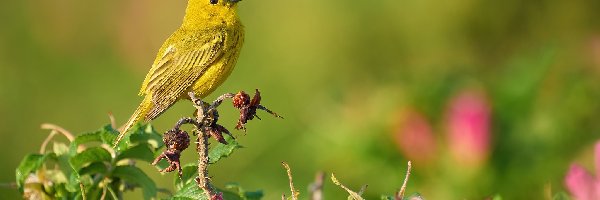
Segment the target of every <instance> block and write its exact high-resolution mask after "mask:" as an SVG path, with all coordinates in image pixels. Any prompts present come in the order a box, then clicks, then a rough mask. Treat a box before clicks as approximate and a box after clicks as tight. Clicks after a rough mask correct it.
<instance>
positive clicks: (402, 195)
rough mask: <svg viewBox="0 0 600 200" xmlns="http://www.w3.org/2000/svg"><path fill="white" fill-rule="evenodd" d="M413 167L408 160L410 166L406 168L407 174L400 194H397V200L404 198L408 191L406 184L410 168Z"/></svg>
mask: <svg viewBox="0 0 600 200" xmlns="http://www.w3.org/2000/svg"><path fill="white" fill-rule="evenodd" d="M411 167H412V163H411V162H410V161H408V167H407V169H406V176H405V177H404V183H402V187H401V188H400V191H398V195H396V200H402V199H404V193H405V192H406V184H407V183H408V177H409V176H410V168H411Z"/></svg>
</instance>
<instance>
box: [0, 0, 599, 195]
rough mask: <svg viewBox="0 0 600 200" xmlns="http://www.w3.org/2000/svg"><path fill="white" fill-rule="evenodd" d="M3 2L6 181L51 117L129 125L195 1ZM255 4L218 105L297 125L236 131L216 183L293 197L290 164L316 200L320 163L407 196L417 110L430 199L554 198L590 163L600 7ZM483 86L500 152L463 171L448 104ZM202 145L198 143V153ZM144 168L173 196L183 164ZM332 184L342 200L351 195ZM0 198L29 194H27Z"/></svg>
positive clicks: (179, 110) (1, 116)
mask: <svg viewBox="0 0 600 200" xmlns="http://www.w3.org/2000/svg"><path fill="white" fill-rule="evenodd" d="M0 5H1V6H0V18H1V19H2V23H1V25H0V137H1V139H0V146H1V147H2V150H3V152H4V153H2V156H1V158H2V162H3V164H2V165H0V171H1V172H2V173H0V182H4V183H7V182H13V181H14V176H15V175H14V169H15V168H16V166H17V165H18V163H19V161H20V160H21V158H23V157H24V156H25V155H26V154H28V153H33V152H37V151H38V149H39V145H40V144H41V143H42V141H43V140H44V138H45V137H46V135H47V133H48V131H45V130H41V129H40V128H39V127H40V124H41V123H44V122H51V123H55V124H58V125H60V126H62V127H64V128H66V129H68V130H70V131H72V132H74V133H82V132H85V131H90V130H96V129H98V128H100V127H101V126H103V125H105V124H107V123H108V122H109V120H108V113H109V112H111V113H113V114H114V116H115V117H116V119H117V121H118V123H119V124H122V123H124V122H125V120H126V119H127V118H128V117H129V115H130V114H131V113H132V112H133V110H134V109H135V108H136V106H137V104H138V103H139V101H140V100H141V98H140V97H138V96H136V94H137V92H138V89H139V86H140V84H141V82H142V80H143V78H144V76H145V74H146V72H147V70H148V69H149V67H150V65H151V62H152V61H153V59H154V56H155V53H156V51H157V49H158V47H159V46H160V45H161V43H162V41H163V40H164V39H166V37H168V36H169V34H170V33H171V32H172V31H174V29H175V28H177V27H178V26H179V24H180V22H181V19H182V16H183V11H184V8H185V5H186V2H185V1H184V0H176V1H165V0H150V1H142V0H119V1H117V0H103V1H76V0H52V1H49V0H37V1H33V0H24V1H4V2H2V3H0ZM239 9H240V15H241V18H242V20H243V23H244V24H245V26H246V32H247V34H246V43H245V46H244V48H243V51H242V54H241V58H240V59H239V62H238V64H237V67H236V69H235V70H234V72H233V74H232V75H231V76H230V77H229V79H228V81H226V82H225V84H224V85H223V86H222V87H220V88H219V89H218V90H217V91H216V92H215V93H213V95H211V96H210V98H211V99H212V98H215V97H216V96H217V94H221V93H225V92H236V91H238V90H245V91H252V90H254V89H255V88H259V89H260V90H261V91H262V94H263V103H264V104H265V105H267V106H268V107H269V108H271V109H272V110H274V111H276V112H278V113H280V114H282V115H283V116H284V117H285V120H278V119H274V118H271V117H268V115H266V114H262V115H261V116H262V118H263V120H262V121H252V122H251V123H250V124H249V125H248V128H249V131H248V133H247V134H246V135H244V134H243V133H241V132H239V131H235V132H234V134H235V135H237V136H239V137H238V139H239V141H240V143H241V144H242V145H244V146H245V147H246V148H244V149H241V150H239V151H237V152H236V153H234V155H232V156H231V157H230V158H228V159H226V160H224V161H222V162H220V163H218V164H217V165H214V166H212V168H211V173H212V177H213V180H214V182H215V183H216V184H217V185H218V186H222V185H223V184H225V183H227V182H238V183H240V184H241V185H242V186H243V187H245V188H246V189H247V190H255V189H263V190H264V192H265V194H266V197H265V199H278V198H279V197H280V195H281V194H282V193H289V189H288V184H287V177H286V176H285V170H284V169H283V168H282V167H281V164H280V162H281V161H287V162H288V163H289V164H290V165H291V167H292V171H293V173H294V178H295V183H296V186H297V187H298V189H300V190H301V192H302V193H303V194H302V195H301V196H302V197H304V198H307V197H308V195H307V192H306V189H305V188H306V187H307V185H308V184H309V183H310V182H311V181H312V180H313V178H314V174H315V173H316V172H317V171H319V170H324V171H326V172H335V173H336V176H337V178H338V179H340V181H342V182H343V183H345V184H346V185H347V186H348V187H350V188H354V189H356V190H357V189H358V188H360V186H361V185H363V184H368V185H369V188H368V189H367V192H366V195H365V197H367V198H368V199H377V198H379V195H381V194H388V195H391V194H393V193H394V192H395V191H396V190H397V189H398V188H399V187H400V185H401V184H402V180H403V176H404V171H405V168H406V161H407V155H405V154H404V153H403V152H402V151H400V149H401V148H400V147H399V146H398V145H399V143H401V141H397V140H398V139H397V138H399V137H396V136H397V135H398V134H402V133H400V132H401V131H399V130H402V128H399V126H402V125H401V124H403V123H404V122H402V121H403V119H404V118H405V116H406V112H407V111H410V112H418V113H421V115H422V116H423V117H424V118H425V119H426V121H427V123H428V124H429V126H430V128H431V132H432V134H433V136H434V143H433V144H434V145H433V146H426V147H424V148H425V149H434V150H432V151H433V152H434V155H433V156H430V157H432V158H427V159H426V160H428V161H427V162H419V159H418V158H417V160H415V162H414V163H413V175H412V177H411V179H410V182H409V184H408V186H409V188H408V192H409V193H414V192H419V193H421V194H422V195H423V196H424V197H425V198H427V199H483V198H485V197H487V196H490V195H494V194H501V195H502V196H503V197H505V198H506V199H541V198H543V197H544V195H545V193H546V192H547V191H548V188H551V190H552V192H554V191H560V190H564V188H563V177H564V174H565V172H566V170H567V168H568V166H569V164H570V163H571V162H578V163H583V164H584V165H585V166H587V167H589V168H591V167H592V164H591V153H590V152H591V144H592V143H593V142H594V141H595V140H597V139H599V138H600V123H598V122H597V119H599V117H600V104H599V103H598V99H599V98H600V79H599V76H600V20H598V19H600V12H599V11H600V1H593V0H588V1H585V0H572V1H558V0H545V1H544V0H534V1H521V0H507V1H485V0H484V1H475V0H454V1H447V2H443V1H428V0H380V1H357V0H350V1H342V0H327V1H323V0H300V1H277V0H260V1H258V0H245V1H243V2H241V3H240V5H239ZM471 88H476V90H477V91H480V93H482V94H484V95H485V96H486V98H487V99H488V102H489V106H490V109H491V122H490V123H491V130H490V133H489V134H490V137H491V138H490V143H489V145H488V146H486V147H487V149H486V151H487V152H488V156H487V157H485V158H484V159H483V161H482V162H481V163H480V164H478V165H477V166H475V167H472V166H470V167H471V168H465V167H464V166H461V165H460V164H458V165H457V163H456V160H453V158H452V156H450V155H449V153H448V151H447V148H448V147H449V146H451V144H449V143H448V139H447V138H448V136H447V132H448V131H447V128H446V125H445V117H446V114H445V113H446V110H447V106H448V102H449V101H450V100H449V99H451V98H452V97H454V96H455V95H457V94H458V93H460V92H461V91H464V90H470V89H471ZM221 112H222V113H221V114H222V115H223V118H222V119H221V123H222V124H224V125H226V126H228V127H231V128H233V126H234V124H235V120H236V118H237V113H236V111H235V110H233V109H229V108H225V109H222V111H221ZM191 113H192V110H191V107H190V106H189V104H186V103H180V104H177V105H176V106H175V107H174V108H173V109H170V110H169V111H168V112H166V113H165V114H164V115H162V116H161V117H160V118H159V119H157V120H155V122H153V124H155V125H156V127H157V128H158V129H159V130H161V131H164V130H166V129H168V128H170V126H172V125H173V123H174V122H175V121H176V120H177V119H178V118H179V117H182V116H187V115H190V114H191ZM399 124H400V125H399ZM419 148H422V147H419ZM195 156H196V155H195V154H194V152H193V151H188V152H185V153H184V157H183V162H193V161H194V159H195ZM417 157H418V155H417ZM139 165H142V166H145V169H146V172H147V173H148V174H150V175H151V177H153V178H155V180H156V181H157V182H158V183H159V186H161V187H166V188H169V189H172V188H171V187H172V180H173V176H174V175H173V174H166V175H160V173H158V172H157V171H155V170H154V169H153V168H151V167H149V166H146V165H147V164H146V163H139ZM465 169H468V170H465ZM326 182H327V183H326V185H325V193H326V197H327V198H328V199H340V198H344V196H345V195H346V194H345V193H344V191H343V190H341V189H340V188H338V187H336V186H334V185H333V184H331V182H330V181H326ZM545 188H546V189H545ZM0 193H1V194H2V198H5V199H17V198H19V194H18V192H17V191H16V190H9V189H0ZM140 193H141V192H140V191H139V190H137V191H135V192H134V193H132V194H129V195H130V196H128V197H129V198H131V199H135V198H139V197H140Z"/></svg>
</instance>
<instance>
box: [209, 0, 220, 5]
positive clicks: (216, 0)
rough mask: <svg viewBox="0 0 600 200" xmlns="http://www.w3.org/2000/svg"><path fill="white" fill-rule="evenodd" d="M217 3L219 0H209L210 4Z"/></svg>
mask: <svg viewBox="0 0 600 200" xmlns="http://www.w3.org/2000/svg"><path fill="white" fill-rule="evenodd" d="M217 3H219V0H210V4H217Z"/></svg>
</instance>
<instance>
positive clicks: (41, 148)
mask: <svg viewBox="0 0 600 200" xmlns="http://www.w3.org/2000/svg"><path fill="white" fill-rule="evenodd" d="M56 134H58V132H57V131H56V130H52V131H50V134H48V137H46V139H45V140H44V142H42V146H41V147H40V154H44V153H45V152H46V146H47V145H48V143H50V141H51V140H52V138H53V137H54V136H55V135H56Z"/></svg>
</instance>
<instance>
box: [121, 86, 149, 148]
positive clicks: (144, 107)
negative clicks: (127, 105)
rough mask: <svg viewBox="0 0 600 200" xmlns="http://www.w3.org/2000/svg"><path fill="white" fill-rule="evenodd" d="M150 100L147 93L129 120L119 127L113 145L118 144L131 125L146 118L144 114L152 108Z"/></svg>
mask: <svg viewBox="0 0 600 200" xmlns="http://www.w3.org/2000/svg"><path fill="white" fill-rule="evenodd" d="M151 105H152V101H151V98H150V95H147V96H146V97H145V98H144V100H143V101H142V103H141V104H140V105H139V106H138V108H137V109H135V112H134V113H133V115H131V117H130V118H129V120H127V123H126V124H125V125H124V126H123V127H121V128H119V132H120V133H119V136H118V137H117V140H115V142H114V144H113V146H115V147H116V146H117V145H118V144H119V142H121V140H122V139H123V137H125V134H126V133H127V132H128V131H129V129H131V127H132V126H133V125H135V124H136V123H138V122H140V121H142V120H146V117H145V116H146V114H147V113H148V112H149V111H150V109H151V108H152V106H151Z"/></svg>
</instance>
